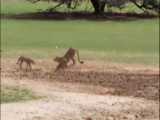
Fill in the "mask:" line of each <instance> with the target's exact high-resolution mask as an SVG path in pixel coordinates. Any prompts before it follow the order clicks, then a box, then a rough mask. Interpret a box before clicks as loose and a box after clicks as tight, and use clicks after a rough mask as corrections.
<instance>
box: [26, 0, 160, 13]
mask: <svg viewBox="0 0 160 120" xmlns="http://www.w3.org/2000/svg"><path fill="white" fill-rule="evenodd" d="M28 1H30V2H32V3H36V2H38V1H48V2H58V4H57V5H56V6H54V7H53V8H50V9H48V10H49V11H50V12H52V11H53V10H54V9H55V8H57V7H59V6H61V5H62V4H66V5H67V7H68V8H70V9H75V8H76V7H77V6H78V5H80V4H81V3H82V2H83V1H84V0H28ZM90 2H91V3H92V6H93V7H94V13H95V14H102V13H103V12H104V11H105V6H107V7H108V8H109V7H116V8H119V9H121V8H123V7H125V5H126V3H133V4H134V5H135V6H137V7H138V8H140V9H142V10H144V11H146V10H153V11H156V12H159V9H160V0H90Z"/></svg>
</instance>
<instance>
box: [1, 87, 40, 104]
mask: <svg viewBox="0 0 160 120" xmlns="http://www.w3.org/2000/svg"><path fill="white" fill-rule="evenodd" d="M0 99H1V103H10V102H19V101H27V100H33V99H40V97H39V96H36V95H34V93H33V92H32V91H31V90H28V89H22V88H19V87H9V86H5V87H4V86H2V87H1V97H0Z"/></svg>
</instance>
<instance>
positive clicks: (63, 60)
mask: <svg viewBox="0 0 160 120" xmlns="http://www.w3.org/2000/svg"><path fill="white" fill-rule="evenodd" d="M75 54H77V57H78V62H79V63H81V64H83V63H84V62H83V61H81V60H80V57H79V51H78V50H77V49H74V48H69V49H68V50H67V52H66V53H65V55H64V56H63V57H56V58H55V59H54V61H56V62H58V63H59V64H58V66H57V67H56V70H55V71H57V70H59V69H60V68H66V67H67V64H68V63H69V62H70V60H71V61H72V62H73V65H75V64H76V61H75V58H74V57H75Z"/></svg>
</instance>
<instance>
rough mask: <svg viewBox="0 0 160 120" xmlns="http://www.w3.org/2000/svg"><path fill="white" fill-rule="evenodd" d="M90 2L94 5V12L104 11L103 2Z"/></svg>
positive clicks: (96, 0)
mask: <svg viewBox="0 0 160 120" xmlns="http://www.w3.org/2000/svg"><path fill="white" fill-rule="evenodd" d="M91 3H92V5H93V7H94V13H95V14H101V13H103V12H104V8H105V2H99V0H91Z"/></svg>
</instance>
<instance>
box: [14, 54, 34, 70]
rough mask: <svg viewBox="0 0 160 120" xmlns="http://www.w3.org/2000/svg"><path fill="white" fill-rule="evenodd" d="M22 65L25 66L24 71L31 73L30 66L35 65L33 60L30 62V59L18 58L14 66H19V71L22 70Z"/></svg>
mask: <svg viewBox="0 0 160 120" xmlns="http://www.w3.org/2000/svg"><path fill="white" fill-rule="evenodd" d="M23 63H26V65H27V67H26V71H27V70H29V71H31V70H32V64H35V62H34V60H32V59H31V58H28V57H24V56H20V57H19V58H18V60H17V63H16V64H18V65H19V67H20V70H22V64H23Z"/></svg>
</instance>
